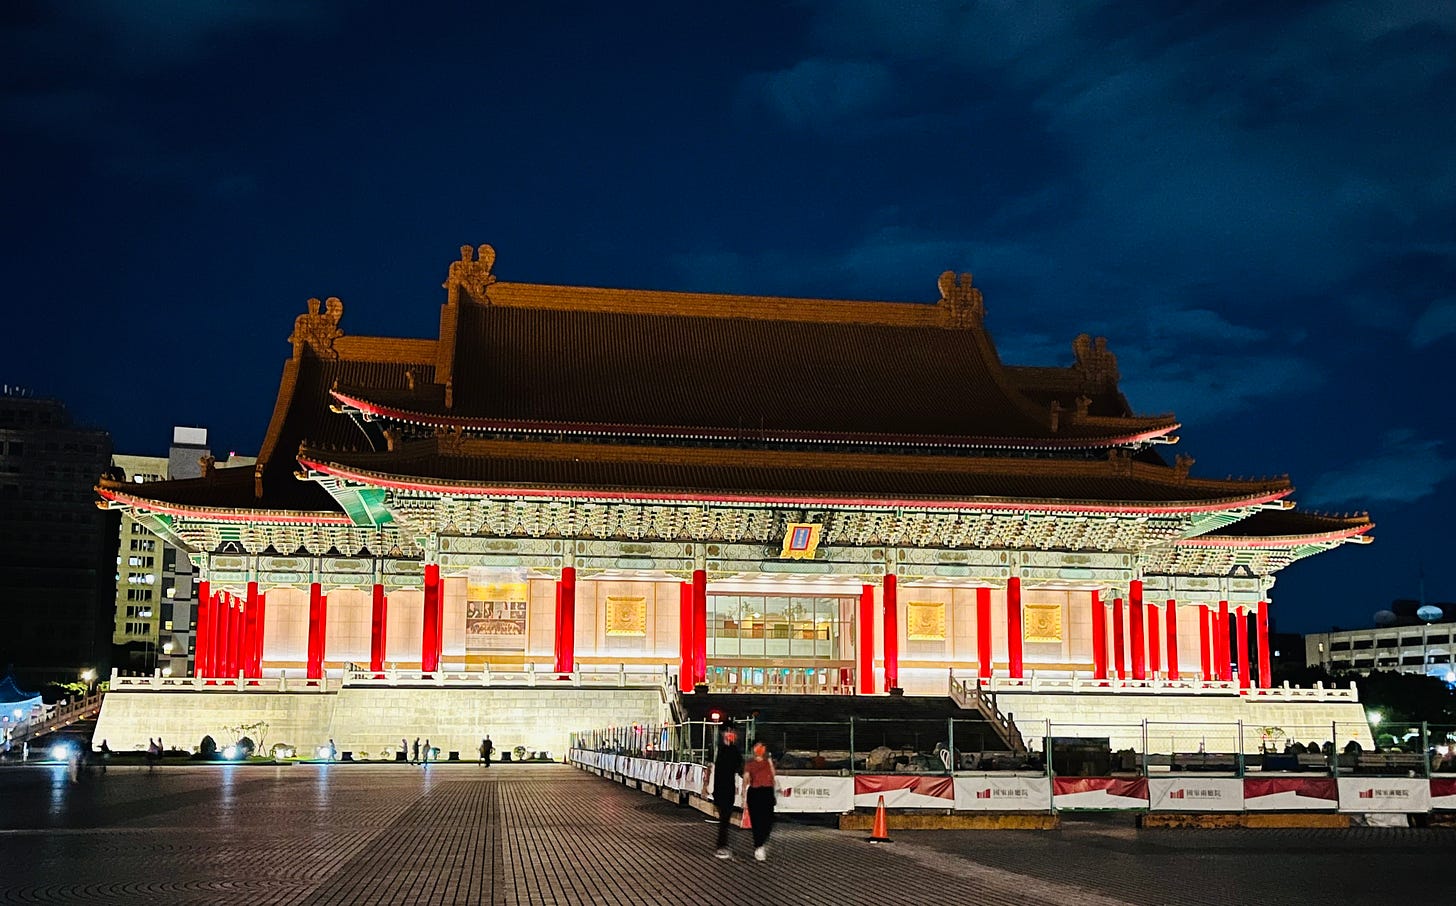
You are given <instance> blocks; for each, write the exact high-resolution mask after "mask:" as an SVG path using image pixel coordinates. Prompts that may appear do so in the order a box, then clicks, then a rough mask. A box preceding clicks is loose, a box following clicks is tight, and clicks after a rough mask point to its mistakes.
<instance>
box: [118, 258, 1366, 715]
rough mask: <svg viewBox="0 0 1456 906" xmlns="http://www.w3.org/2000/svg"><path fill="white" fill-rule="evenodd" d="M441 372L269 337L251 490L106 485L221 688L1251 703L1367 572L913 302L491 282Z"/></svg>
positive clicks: (1097, 374) (947, 301)
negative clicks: (1025, 688)
mask: <svg viewBox="0 0 1456 906" xmlns="http://www.w3.org/2000/svg"><path fill="white" fill-rule="evenodd" d="M494 258H495V254H494V252H493V250H491V249H490V247H489V246H481V247H480V248H479V249H478V250H474V249H470V248H469V247H466V248H465V249H463V250H462V255H461V257H460V259H459V260H458V261H455V262H453V263H452V264H451V266H450V269H449V274H448V279H447V280H446V282H445V284H444V288H445V290H446V298H445V302H444V304H443V306H442V308H441V314H440V329H439V334H438V336H437V337H436V338H432V339H401V338H391V337H367V336H349V335H347V334H345V332H344V331H343V329H342V314H343V305H342V303H341V302H340V301H339V300H337V299H332V298H331V299H328V300H327V301H324V302H320V301H319V300H310V302H309V306H308V311H307V312H306V313H305V314H303V315H301V316H299V317H298V318H297V320H296V323H295V325H294V329H293V333H292V336H291V337H290V338H289V339H290V341H291V343H292V347H293V353H292V356H291V357H290V358H289V359H288V360H287V361H286V362H285V363H284V366H283V375H282V381H281V385H280V389H279V392H278V397H277V403H276V405H275V407H274V412H273V417H272V421H271V423H270V424H269V426H268V429H267V433H266V436H265V438H264V440H263V443H262V446H261V452H260V454H259V456H258V460H257V463H256V464H255V466H254V467H253V468H252V469H251V470H248V469H236V470H233V469H228V470H209V471H208V472H207V474H205V475H203V476H201V477H199V478H195V479H190V480H180V481H163V482H156V483H146V484H142V485H130V484H125V483H119V482H103V483H102V485H101V486H100V488H99V493H100V494H101V496H102V497H103V498H104V499H105V501H107V503H108V505H110V506H113V507H116V508H121V509H125V510H127V511H128V512H129V513H130V515H131V516H132V517H133V518H135V519H136V520H138V521H139V522H141V523H143V524H145V525H147V526H148V527H149V528H150V529H151V530H152V531H154V532H156V533H157V534H158V535H160V536H162V537H165V538H168V539H169V540H171V541H173V542H174V543H176V544H178V545H179V546H182V547H183V548H184V549H185V550H187V551H189V552H190V554H191V557H192V559H193V561H194V563H195V564H196V566H197V568H198V570H199V577H200V580H201V581H200V587H199V599H200V601H201V602H202V603H201V607H200V609H199V614H198V621H197V623H198V625H197V638H198V641H197V658H196V670H197V672H198V674H199V675H200V676H204V677H208V678H222V677H227V678H232V677H236V676H238V675H239V674H243V675H245V676H249V677H262V676H275V675H277V674H279V673H280V672H286V673H287V675H288V676H291V677H299V678H300V679H302V678H305V677H306V678H319V677H322V676H324V674H325V673H326V672H328V673H330V675H336V674H338V673H341V672H343V671H345V670H346V668H348V667H349V666H350V665H354V666H356V667H358V668H359V669H361V670H368V671H374V672H382V671H390V670H393V671H404V672H408V673H413V674H425V675H435V674H438V673H470V672H479V671H486V670H490V669H520V668H521V666H522V665H523V664H527V663H531V664H538V665H539V669H541V670H554V671H559V672H571V671H574V670H582V671H604V670H611V669H617V668H618V667H619V665H622V664H627V665H634V666H639V667H640V666H658V667H661V668H663V669H665V670H666V671H668V672H670V673H671V674H673V675H674V676H675V677H676V682H677V684H678V685H679V686H680V687H681V688H682V689H683V690H691V689H693V688H695V687H698V686H700V685H704V684H705V685H706V686H708V687H709V688H710V689H738V690H764V691H783V692H794V691H821V692H823V691H834V692H843V693H856V694H871V693H883V692H886V691H889V690H903V691H905V692H907V693H910V694H919V693H924V694H938V695H943V694H945V689H946V675H947V672H948V671H954V672H955V674H956V675H958V676H962V677H976V678H979V679H980V681H981V682H982V683H984V684H986V685H995V684H996V683H997V682H1001V681H1004V682H1007V683H1012V684H1015V683H1018V682H1021V681H1025V680H1027V679H1028V678H1030V677H1033V676H1037V677H1043V678H1059V677H1072V676H1075V677H1077V678H1079V679H1080V680H1087V681H1092V682H1093V687H1092V688H1099V689H1105V688H1108V687H1110V686H1112V685H1117V684H1138V685H1141V684H1164V685H1167V684H1177V685H1180V686H1181V687H1185V688H1186V687H1189V686H1199V685H1209V686H1219V687H1221V688H1225V689H1231V690H1233V691H1234V693H1235V694H1237V692H1239V691H1246V690H1258V689H1259V688H1260V687H1262V686H1267V685H1268V677H1269V669H1268V653H1269V646H1268V642H1267V638H1268V635H1267V634H1268V609H1269V604H1268V601H1269V598H1270V590H1271V588H1272V586H1273V585H1274V581H1275V578H1276V574H1277V573H1278V571H1279V570H1280V569H1282V568H1283V567H1284V566H1286V565H1288V564H1289V563H1291V562H1293V561H1294V560H1297V559H1300V558H1302V557H1306V556H1309V555H1311V554H1315V553H1319V552H1321V551H1324V550H1329V549H1331V548H1334V547H1336V546H1339V545H1341V544H1344V543H1347V542H1359V541H1364V540H1368V536H1367V535H1366V533H1367V532H1368V531H1369V529H1370V528H1371V523H1370V521H1369V520H1368V519H1367V518H1365V517H1364V516H1357V517H1332V516H1323V515H1317V514H1307V513H1303V512H1300V511H1298V510H1295V509H1294V508H1293V505H1292V504H1291V503H1289V502H1288V500H1287V498H1288V497H1289V495H1290V494H1291V492H1292V486H1291V484H1290V483H1289V481H1288V480H1287V479H1286V478H1283V477H1276V478H1266V479H1255V480H1248V479H1211V478H1203V477H1198V476H1196V475H1194V474H1193V472H1192V469H1191V467H1192V465H1193V461H1192V459H1191V458H1189V457H1186V456H1181V455H1179V456H1174V457H1171V461H1169V460H1170V457H1168V456H1166V455H1165V453H1164V451H1165V450H1167V449H1168V448H1169V446H1170V445H1171V444H1173V443H1174V442H1175V441H1176V435H1175V432H1176V431H1177V429H1178V427H1179V423H1178V422H1177V420H1176V419H1175V418H1174V417H1173V416H1172V415H1155V416H1147V415H1138V414H1135V413H1134V412H1133V410H1132V409H1131V408H1130V406H1129V405H1128V403H1127V401H1126V399H1125V398H1124V397H1123V395H1122V393H1121V392H1120V390H1119V374H1118V368H1117V362H1116V358H1115V357H1114V355H1113V354H1112V353H1111V352H1110V351H1109V350H1108V347H1107V344H1106V341H1105V340H1104V339H1102V338H1093V337H1090V336H1087V335H1082V336H1078V337H1077V338H1076V339H1075V340H1073V341H1072V343H1071V352H1072V357H1071V358H1072V362H1071V364H1069V365H1063V366H1048V367H1041V366H1035V367H1032V366H1011V365H1007V364H1004V363H1003V362H1001V360H1000V357H999V355H998V354H997V352H996V349H995V346H994V344H993V342H992V340H991V336H990V334H989V332H988V331H987V329H986V327H985V323H984V321H985V305H984V300H983V298H982V295H981V292H980V290H978V289H977V288H976V287H975V286H973V284H972V281H971V277H970V275H968V274H962V275H956V274H953V273H950V272H947V273H946V274H944V275H942V276H941V278H940V280H939V292H938V299H937V300H936V301H935V302H934V303H933V304H925V303H894V302H855V301H838V300H822V299H793V298H776V297H759V296H730V295H714V294H694V293H671V292H649V291H636V290H617V289H599V288H584V287H571V286H549V285H536V284H520V283H508V282H503V281H499V280H497V277H496V275H495V273H494Z"/></svg>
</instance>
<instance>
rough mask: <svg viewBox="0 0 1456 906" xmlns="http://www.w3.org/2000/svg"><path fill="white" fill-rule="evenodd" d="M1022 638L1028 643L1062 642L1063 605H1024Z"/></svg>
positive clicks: (1022, 608) (1022, 610)
mask: <svg viewBox="0 0 1456 906" xmlns="http://www.w3.org/2000/svg"><path fill="white" fill-rule="evenodd" d="M1021 637H1022V638H1023V639H1024V640H1026V641H1028V642H1060V641H1061V640H1062V605H1060V604H1023V605H1022V607H1021Z"/></svg>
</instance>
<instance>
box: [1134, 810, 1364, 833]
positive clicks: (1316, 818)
mask: <svg viewBox="0 0 1456 906" xmlns="http://www.w3.org/2000/svg"><path fill="white" fill-rule="evenodd" d="M1349 826H1350V816H1349V815H1336V814H1331V813H1329V812H1266V813H1254V812H1250V813H1248V814H1242V815H1207V814H1203V815H1200V814H1185V813H1182V812H1151V813H1149V814H1146V815H1139V816H1138V827H1145V828H1159V827H1162V828H1190V827H1191V828H1205V829H1212V828H1227V827H1257V828H1281V827H1287V828H1299V827H1305V828H1310V827H1312V828H1346V827H1349Z"/></svg>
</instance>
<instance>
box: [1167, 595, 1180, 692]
mask: <svg viewBox="0 0 1456 906" xmlns="http://www.w3.org/2000/svg"><path fill="white" fill-rule="evenodd" d="M1164 614H1165V615H1164V617H1163V619H1164V622H1166V623H1167V625H1168V679H1170V680H1175V679H1179V678H1180V677H1179V674H1178V602H1177V601H1176V600H1174V599H1173V598H1169V599H1168V607H1167V610H1165V611H1164Z"/></svg>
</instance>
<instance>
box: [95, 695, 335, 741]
mask: <svg viewBox="0 0 1456 906" xmlns="http://www.w3.org/2000/svg"><path fill="white" fill-rule="evenodd" d="M335 697H336V696H334V695H331V694H326V693H318V692H267V693H264V692H230V691H228V692H224V691H218V692H181V691H179V692H172V691H156V692H108V693H107V694H106V698H105V699H104V700H103V702H102V706H101V716H100V717H99V718H98V719H97V721H96V733H95V735H94V736H93V737H92V741H93V743H94V744H95V745H98V746H99V745H101V741H102V740H105V741H106V744H107V745H109V746H110V747H111V748H112V749H113V750H114V751H117V752H126V751H131V750H136V749H140V750H145V749H146V747H147V740H148V739H149V738H155V737H157V736H161V737H162V739H163V741H164V742H165V744H166V745H167V746H169V747H174V748H179V749H187V750H192V749H195V748H196V747H197V745H198V744H199V743H200V742H201V741H202V737H204V736H211V737H212V738H213V740H214V741H215V742H216V743H217V744H218V746H219V747H221V746H225V745H227V744H229V743H231V742H234V741H235V735H234V731H233V730H232V729H230V728H234V727H241V726H248V725H250V724H256V723H258V722H259V721H266V722H267V723H268V730H267V733H266V735H265V736H264V739H265V741H266V743H267V744H268V745H272V744H273V743H275V742H288V743H294V744H300V741H301V740H305V739H315V738H318V736H319V735H320V732H321V731H323V730H326V729H327V728H328V725H329V719H330V718H331V717H332V715H333V712H334V699H335ZM327 738H328V737H327V736H325V737H324V740H327ZM254 739H255V741H256V736H255V737H254Z"/></svg>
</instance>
